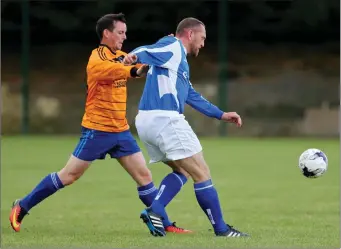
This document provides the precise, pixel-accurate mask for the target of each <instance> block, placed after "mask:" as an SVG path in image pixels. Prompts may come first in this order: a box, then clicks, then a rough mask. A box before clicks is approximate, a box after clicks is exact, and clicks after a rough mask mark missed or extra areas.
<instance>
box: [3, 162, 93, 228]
mask: <svg viewBox="0 0 341 249" xmlns="http://www.w3.org/2000/svg"><path fill="white" fill-rule="evenodd" d="M90 164H91V162H87V161H83V160H81V159H78V158H76V157H75V156H73V155H71V157H70V159H69V160H68V162H67V163H66V165H65V167H64V168H63V169H61V170H60V171H59V172H58V173H56V172H55V173H51V174H49V175H47V176H46V177H45V178H44V179H43V180H42V181H41V182H40V183H39V184H38V185H37V186H36V187H35V189H33V190H32V192H31V193H30V194H28V195H27V196H25V197H24V198H23V199H21V200H16V201H14V202H13V206H12V210H11V213H10V217H9V220H10V223H11V226H12V228H13V230H14V231H16V232H19V231H20V228H21V223H22V220H23V218H24V217H25V216H26V215H27V214H28V211H29V210H30V209H31V208H33V207H34V206H36V205H37V204H39V203H40V202H41V201H43V200H44V199H46V198H47V197H49V196H51V195H52V194H54V193H55V192H57V191H58V190H59V189H61V188H63V187H65V186H67V185H70V184H72V183H74V182H75V181H76V180H77V179H79V178H80V177H81V176H82V175H83V174H84V172H85V171H86V170H87V169H88V168H89V166H90Z"/></svg>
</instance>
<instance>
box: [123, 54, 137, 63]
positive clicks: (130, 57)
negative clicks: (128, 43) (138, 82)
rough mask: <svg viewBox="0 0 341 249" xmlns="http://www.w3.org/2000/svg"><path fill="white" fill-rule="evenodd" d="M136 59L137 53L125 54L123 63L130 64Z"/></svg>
mask: <svg viewBox="0 0 341 249" xmlns="http://www.w3.org/2000/svg"><path fill="white" fill-rule="evenodd" d="M136 61H137V55H136V54H127V55H126V56H125V57H124V59H123V64H124V65H131V64H133V63H135V62H136Z"/></svg>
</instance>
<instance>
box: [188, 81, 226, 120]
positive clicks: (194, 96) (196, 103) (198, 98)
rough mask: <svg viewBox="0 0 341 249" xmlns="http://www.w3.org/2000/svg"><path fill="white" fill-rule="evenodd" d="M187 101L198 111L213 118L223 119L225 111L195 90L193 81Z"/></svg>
mask: <svg viewBox="0 0 341 249" xmlns="http://www.w3.org/2000/svg"><path fill="white" fill-rule="evenodd" d="M186 103H187V104H188V105H190V106H191V107H193V108H194V109H195V110H197V111H198V112H201V113H202V114H204V115H206V116H208V117H211V118H216V119H221V116H222V115H223V113H224V112H223V111H222V110H220V109H219V108H218V107H217V106H215V105H213V104H212V103H211V102H209V101H208V100H206V99H205V98H204V97H203V96H202V95H201V94H200V93H198V92H197V91H195V90H194V88H193V86H192V84H191V83H190V88H189V92H188V96H187V100H186Z"/></svg>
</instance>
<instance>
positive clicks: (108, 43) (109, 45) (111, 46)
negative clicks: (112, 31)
mask: <svg viewBox="0 0 341 249" xmlns="http://www.w3.org/2000/svg"><path fill="white" fill-rule="evenodd" d="M101 44H102V45H106V46H108V47H109V48H110V49H111V51H113V52H115V51H116V50H117V48H115V46H113V45H112V44H110V42H108V41H106V39H102V40H101Z"/></svg>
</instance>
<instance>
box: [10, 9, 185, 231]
mask: <svg viewBox="0 0 341 249" xmlns="http://www.w3.org/2000/svg"><path fill="white" fill-rule="evenodd" d="M126 31H127V27H126V20H125V17H124V15H123V14H122V13H120V14H108V15H105V16H103V17H101V18H100V19H99V20H98V21H97V25H96V32H97V35H98V36H99V38H100V45H99V46H98V48H96V49H94V50H93V51H92V53H91V55H90V58H89V61H88V65H87V68H86V71H87V99H86V104H85V113H84V116H83V120H82V132H81V137H80V140H79V143H78V145H77V146H76V148H75V150H74V152H73V153H72V155H71V156H70V159H69V160H68V162H67V163H66V165H65V167H64V168H62V169H61V170H60V171H59V172H54V173H51V174H49V175H47V176H46V177H45V178H44V179H42V181H41V182H40V183H39V184H38V185H37V186H36V187H35V188H34V189H33V190H32V192H31V193H29V194H28V195H26V196H25V197H24V198H22V199H19V200H16V201H15V202H14V203H13V207H12V211H11V214H10V223H11V226H12V228H13V229H14V231H16V232H19V231H20V227H21V222H22V220H23V218H24V216H25V215H26V214H27V213H28V211H29V210H30V209H31V208H33V207H34V206H36V205H37V204H39V203H40V202H41V201H43V200H44V199H46V198H47V197H49V196H51V195H52V194H54V193H56V192H57V191H58V190H59V189H61V188H63V187H65V186H68V185H70V184H72V183H73V182H75V181H76V180H77V179H79V178H80V177H81V176H82V175H83V174H84V172H85V171H86V170H87V169H88V168H89V166H90V165H91V163H92V162H93V161H95V160H97V159H104V158H105V157H106V155H107V154H109V155H110V157H111V158H115V159H117V160H118V162H119V163H120V164H121V165H122V167H123V168H124V169H125V170H126V171H127V172H128V173H129V174H130V175H131V176H132V178H133V179H134V180H135V182H136V183H137V185H138V187H137V190H138V194H139V197H140V199H141V201H142V202H143V203H144V204H145V205H146V206H150V205H151V203H152V202H153V200H154V198H155V197H156V195H157V193H158V190H157V188H156V187H155V186H154V183H153V181H152V175H151V172H150V170H149V169H148V168H147V166H146V162H145V159H144V157H143V155H142V152H141V151H140V148H139V146H138V145H137V143H136V141H135V139H134V137H133V136H132V134H131V133H130V131H129V125H128V122H127V119H126V109H127V104H126V101H127V87H126V83H127V80H128V79H129V78H134V77H142V76H144V75H145V74H146V72H147V70H148V66H147V65H131V66H127V65H124V64H123V63H122V60H123V58H124V56H125V55H126V54H125V53H124V52H122V51H121V48H122V45H123V42H124V41H125V40H126V38H127V37H126ZM174 196H175V195H174ZM170 201H171V199H170V200H169V202H170ZM162 223H163V226H164V227H165V228H166V231H168V232H175V233H187V232H191V231H189V230H185V229H182V228H179V227H176V226H175V224H174V223H172V222H171V221H170V220H169V219H168V217H165V219H164V220H163V221H162Z"/></svg>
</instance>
